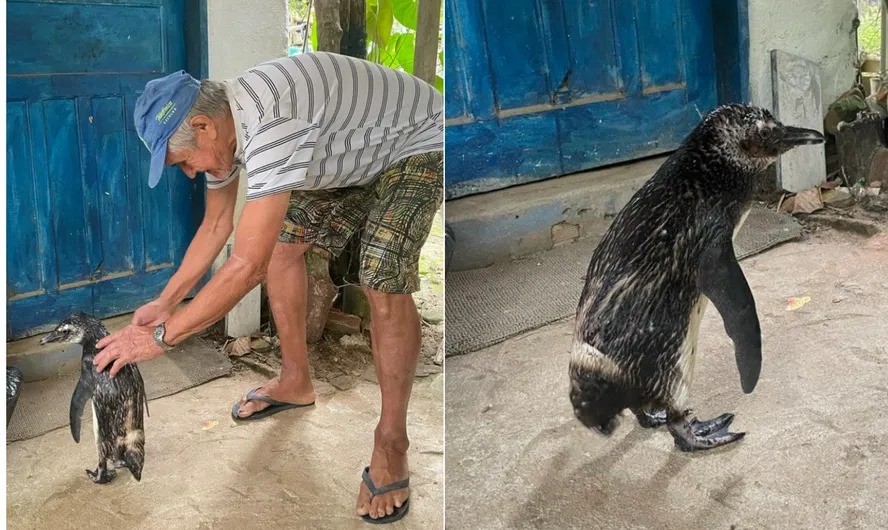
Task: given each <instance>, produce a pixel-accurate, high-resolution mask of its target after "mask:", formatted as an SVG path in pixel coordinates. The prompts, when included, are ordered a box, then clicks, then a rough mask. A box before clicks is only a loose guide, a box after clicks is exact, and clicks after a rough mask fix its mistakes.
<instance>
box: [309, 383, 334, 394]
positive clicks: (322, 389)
mask: <svg viewBox="0 0 888 530" xmlns="http://www.w3.org/2000/svg"><path fill="white" fill-rule="evenodd" d="M312 385H313V386H314V389H315V394H317V395H318V396H329V395H330V394H333V393H335V392H336V389H335V388H334V387H333V385H331V384H330V383H325V382H324V381H312Z"/></svg>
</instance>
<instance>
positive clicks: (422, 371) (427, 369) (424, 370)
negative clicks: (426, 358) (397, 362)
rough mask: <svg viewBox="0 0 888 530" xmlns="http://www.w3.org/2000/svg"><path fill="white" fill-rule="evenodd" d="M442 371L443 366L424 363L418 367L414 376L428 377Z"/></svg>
mask: <svg viewBox="0 0 888 530" xmlns="http://www.w3.org/2000/svg"><path fill="white" fill-rule="evenodd" d="M439 373H441V368H440V367H438V366H435V365H434V364H422V365H419V366H417V367H416V374H415V376H414V377H428V376H430V375H434V374H439Z"/></svg>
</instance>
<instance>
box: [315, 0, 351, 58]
mask: <svg viewBox="0 0 888 530" xmlns="http://www.w3.org/2000/svg"><path fill="white" fill-rule="evenodd" d="M344 1H345V3H346V4H347V3H348V0H344ZM341 3H342V0H315V8H314V12H315V24H317V26H318V51H321V52H333V53H339V47H340V43H341V42H342V26H341V25H340V24H339V21H340V15H339V12H340V8H341V6H340V4H341Z"/></svg>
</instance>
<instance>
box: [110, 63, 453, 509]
mask: <svg viewBox="0 0 888 530" xmlns="http://www.w3.org/2000/svg"><path fill="white" fill-rule="evenodd" d="M442 99H443V98H442V96H441V94H440V93H439V92H437V91H436V90H435V89H434V88H433V87H431V86H429V85H428V84H427V83H424V82H422V81H420V80H418V79H417V78H415V77H412V76H410V75H407V74H404V73H402V72H397V71H394V70H391V69H388V68H384V67H381V66H378V65H375V64H373V63H370V62H367V61H362V60H358V59H354V58H351V57H346V56H342V55H337V54H330V53H309V54H302V55H297V56H295V57H287V58H283V59H278V60H273V61H270V62H266V63H263V64H260V65H258V66H256V67H255V68H252V69H250V70H249V71H247V72H245V73H244V74H243V75H241V76H240V77H237V78H235V79H232V80H228V81H224V82H216V81H210V80H205V81H202V82H198V81H197V80H195V79H194V78H192V77H191V76H190V75H188V74H187V73H185V72H177V73H174V74H171V75H169V76H166V77H164V78H161V79H156V80H153V81H151V82H149V83H148V84H147V86H146V87H145V91H144V93H143V94H142V96H141V97H140V98H139V100H138V102H137V103H136V109H135V124H136V129H137V132H138V134H139V137H140V138H141V139H142V141H143V142H144V143H145V145H146V146H147V147H148V149H149V150H150V151H151V165H150V171H149V186H150V187H154V186H155V185H157V183H158V181H159V180H160V178H161V173H162V171H163V166H164V165H169V166H178V167H179V168H180V169H181V170H182V171H183V172H184V173H185V174H186V175H187V176H188V177H189V178H194V177H195V176H196V175H197V174H198V173H201V172H203V173H205V174H206V177H207V192H206V211H205V213H204V218H203V222H202V224H201V225H200V228H199V229H198V230H197V233H196V234H195V236H194V239H193V240H192V242H191V244H190V245H189V247H188V250H187V252H186V254H185V257H184V259H183V261H182V264H181V265H180V267H179V269H178V270H177V271H176V274H175V275H174V276H173V277H172V278H171V279H170V281H169V283H168V284H167V285H166V287H165V288H164V289H163V292H162V293H161V294H160V296H159V297H158V298H157V299H156V300H154V301H152V302H150V303H148V304H146V305H144V306H142V307H140V308H139V309H138V310H137V311H136V312H135V315H134V316H133V320H132V324H131V325H129V326H127V327H126V328H124V329H123V330H121V331H119V332H117V333H115V334H113V335H110V336H109V337H106V338H105V339H103V340H102V341H101V342H100V343H99V347H100V348H103V350H102V352H101V354H100V355H99V356H97V357H96V361H95V362H96V364H97V367H98V369H99V370H103V369H105V368H106V367H108V366H110V370H111V372H110V373H111V375H112V376H113V375H114V374H116V373H117V372H118V371H119V370H120V369H121V367H123V366H124V365H126V364H127V363H131V362H141V361H147V360H149V359H153V358H155V357H158V356H160V355H161V354H162V353H163V352H164V351H167V350H169V349H170V347H172V346H174V345H176V344H178V343H180V342H182V341H183V340H185V339H186V338H187V337H189V336H191V335H194V334H195V333H198V332H199V331H201V330H203V329H205V328H206V327H207V326H209V325H210V324H212V323H214V322H216V321H218V320H219V319H221V318H222V317H223V316H224V315H225V314H226V313H228V311H230V310H231V309H232V308H233V307H234V306H235V304H237V302H238V301H239V300H240V299H241V298H243V297H244V296H245V295H246V294H247V293H248V292H250V290H252V289H253V288H254V287H256V286H257V285H259V284H260V283H261V282H263V281H265V282H266V283H267V286H268V297H269V302H270V305H271V310H272V313H273V315H274V319H275V323H276V325H277V329H278V331H279V333H280V340H281V354H282V363H281V373H280V376H279V377H278V378H276V379H274V380H271V381H268V382H266V383H265V384H264V385H262V386H261V387H259V388H256V389H254V390H251V391H250V392H248V393H247V394H246V396H244V397H243V398H241V400H240V401H239V402H238V403H235V404H234V408H233V410H232V416H233V417H234V418H235V419H237V420H240V421H247V420H254V419H258V418H261V417H265V416H268V415H271V414H274V413H276V412H279V411H281V410H285V409H288V408H294V407H305V406H309V405H312V404H314V401H315V393H314V389H313V387H312V382H311V379H310V377H309V373H310V372H309V364H308V354H307V346H306V314H307V308H306V305H307V289H306V286H307V277H306V270H305V261H304V258H303V255H304V253H305V252H306V251H307V250H308V249H309V248H310V247H311V245H317V246H318V247H321V248H323V249H325V250H327V251H329V252H331V253H332V254H333V255H337V254H338V253H340V252H341V251H342V249H343V248H344V247H345V245H346V243H347V242H348V241H349V239H350V238H351V237H352V235H354V234H356V233H357V232H358V231H362V236H361V255H360V262H361V271H360V275H361V284H362V286H363V288H364V290H365V292H366V293H367V296H368V298H369V302H370V309H371V320H372V328H371V332H372V343H373V344H372V349H373V358H374V363H375V366H376V373H377V376H378V379H379V387H380V391H381V394H382V408H381V415H380V418H379V422H378V424H377V427H376V431H375V436H374V447H373V453H372V455H371V459H370V465H369V467H368V468H366V469H365V471H364V475H363V481H362V483H361V485H360V491H359V493H358V501H357V513H358V514H359V515H361V516H363V517H364V518H365V519H371V520H373V522H391V521H394V520H397V519H399V518H401V517H402V516H403V515H404V513H406V511H407V508H408V490H407V485H408V480H407V479H408V467H407V456H406V453H407V448H408V438H407V404H408V401H409V398H410V392H411V388H412V384H413V377H414V371H415V368H416V363H417V358H418V355H419V351H420V321H419V315H418V312H417V310H416V306H415V305H414V301H413V297H412V294H411V293H413V292H415V291H417V289H418V284H419V276H418V261H419V253H420V249H421V247H422V245H423V243H424V242H425V240H426V237H427V236H428V233H429V230H430V228H431V223H432V219H433V217H434V214H435V211H436V210H437V207H438V205H439V204H440V203H441V200H442V194H443V189H442V188H443V161H442V159H443V156H442V149H443V118H442V106H443V101H442ZM241 168H244V169H245V170H246V173H245V175H246V178H247V186H246V188H247V192H246V205H245V206H244V209H243V212H242V214H241V216H240V220H239V221H238V224H237V232H236V235H235V245H234V249H233V252H232V255H231V257H230V258H229V259H228V260H227V261H226V262H225V264H224V266H223V267H221V268H220V269H219V270H218V271H217V272H216V273H215V274H214V275H213V277H212V279H211V280H210V281H209V282H208V283H207V284H206V285H205V286H204V287H203V288H202V289H201V290H200V292H199V293H198V294H197V296H196V297H195V298H194V299H193V300H192V301H191V303H189V304H187V305H185V306H184V307H183V308H181V309H179V310H177V309H176V308H177V307H178V306H179V304H180V302H182V300H183V299H184V298H185V297H186V296H187V293H189V292H190V291H191V290H192V288H193V287H194V286H195V285H196V284H197V282H198V281H199V279H200V278H201V277H202V276H203V275H204V274H205V273H206V271H207V270H208V269H209V267H210V265H211V263H212V262H213V261H214V259H215V258H216V256H217V255H218V254H219V252H220V251H221V249H222V247H223V246H224V244H225V242H226V241H227V240H228V237H229V235H230V234H231V232H232V230H233V229H234V226H233V213H234V208H235V202H236V200H237V195H238V185H237V180H238V178H239V175H240V171H239V170H240V169H241Z"/></svg>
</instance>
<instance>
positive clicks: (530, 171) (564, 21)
mask: <svg viewBox="0 0 888 530" xmlns="http://www.w3.org/2000/svg"><path fill="white" fill-rule="evenodd" d="M738 1H739V2H740V4H735V3H734V2H720V1H716V0H659V1H657V2H640V1H638V0H634V1H632V0H629V1H625V2H622V1H621V2H586V1H582V0H560V1H548V0H519V1H515V2H510V3H509V5H508V7H507V8H506V7H504V6H503V4H499V3H495V2H489V1H484V0H446V9H447V14H448V16H447V21H446V23H447V39H446V46H447V52H446V53H447V57H448V60H447V63H446V68H447V72H446V79H447V88H446V91H445V97H446V101H447V107H446V117H447V124H446V126H447V127H446V133H445V134H446V141H447V157H446V161H445V164H446V168H445V179H446V190H447V198H448V199H452V198H456V197H460V196H464V195H470V194H473V193H479V192H484V191H490V190H494V189H499V188H504V187H507V186H511V185H515V184H522V183H527V182H533V181H537V180H542V179H546V178H549V177H553V176H558V175H564V174H569V173H575V172H578V171H583V170H588V169H591V168H595V167H601V166H605V165H609V164H614V163H618V162H623V161H627V160H633V159H637V158H641V157H646V156H651V155H655V154H660V153H664V152H668V151H671V150H673V149H674V148H675V147H677V146H678V144H679V143H680V142H681V140H682V139H683V138H684V137H685V136H686V135H687V133H688V132H690V130H691V129H692V128H693V127H694V126H695V125H696V124H697V123H698V122H699V120H700V116H701V115H702V114H705V113H706V112H708V111H709V110H711V109H712V108H714V107H715V106H716V105H717V104H718V103H719V96H722V101H724V98H732V99H733V98H737V97H741V96H742V95H743V93H744V92H743V91H744V89H743V88H742V85H743V83H744V82H746V81H745V80H743V71H744V70H743V68H747V69H748V65H746V64H745V63H744V61H746V63H748V59H745V57H746V56H744V55H743V53H744V52H743V51H742V50H741V49H740V48H742V46H743V38H744V37H743V35H746V33H744V31H745V23H746V18H745V0H738ZM724 4H731V6H733V8H734V11H733V12H732V13H729V14H732V17H728V16H727V15H726V14H725V12H726V11H728V10H729V8H727V7H725V5H724ZM738 5H739V6H740V7H738ZM716 17H718V23H717V24H716V21H715V20H716ZM725 17H727V18H725ZM725 20H727V23H728V24H733V26H732V27H731V28H728V29H727V30H726V31H725V33H724V34H722V29H721V28H722V23H723V22H724V21H725ZM716 26H717V27H718V28H719V29H718V30H716ZM747 41H748V38H747ZM732 46H733V48H732ZM732 50H739V51H736V53H734V52H733V51H732ZM732 53H733V55H732ZM717 57H718V59H719V60H721V59H723V58H725V57H727V58H728V59H729V62H730V64H728V65H725V64H722V63H718V64H717V61H716V58H717ZM732 87H739V88H736V89H734V88H732ZM729 89H730V90H729ZM747 92H748V90H747Z"/></svg>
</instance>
